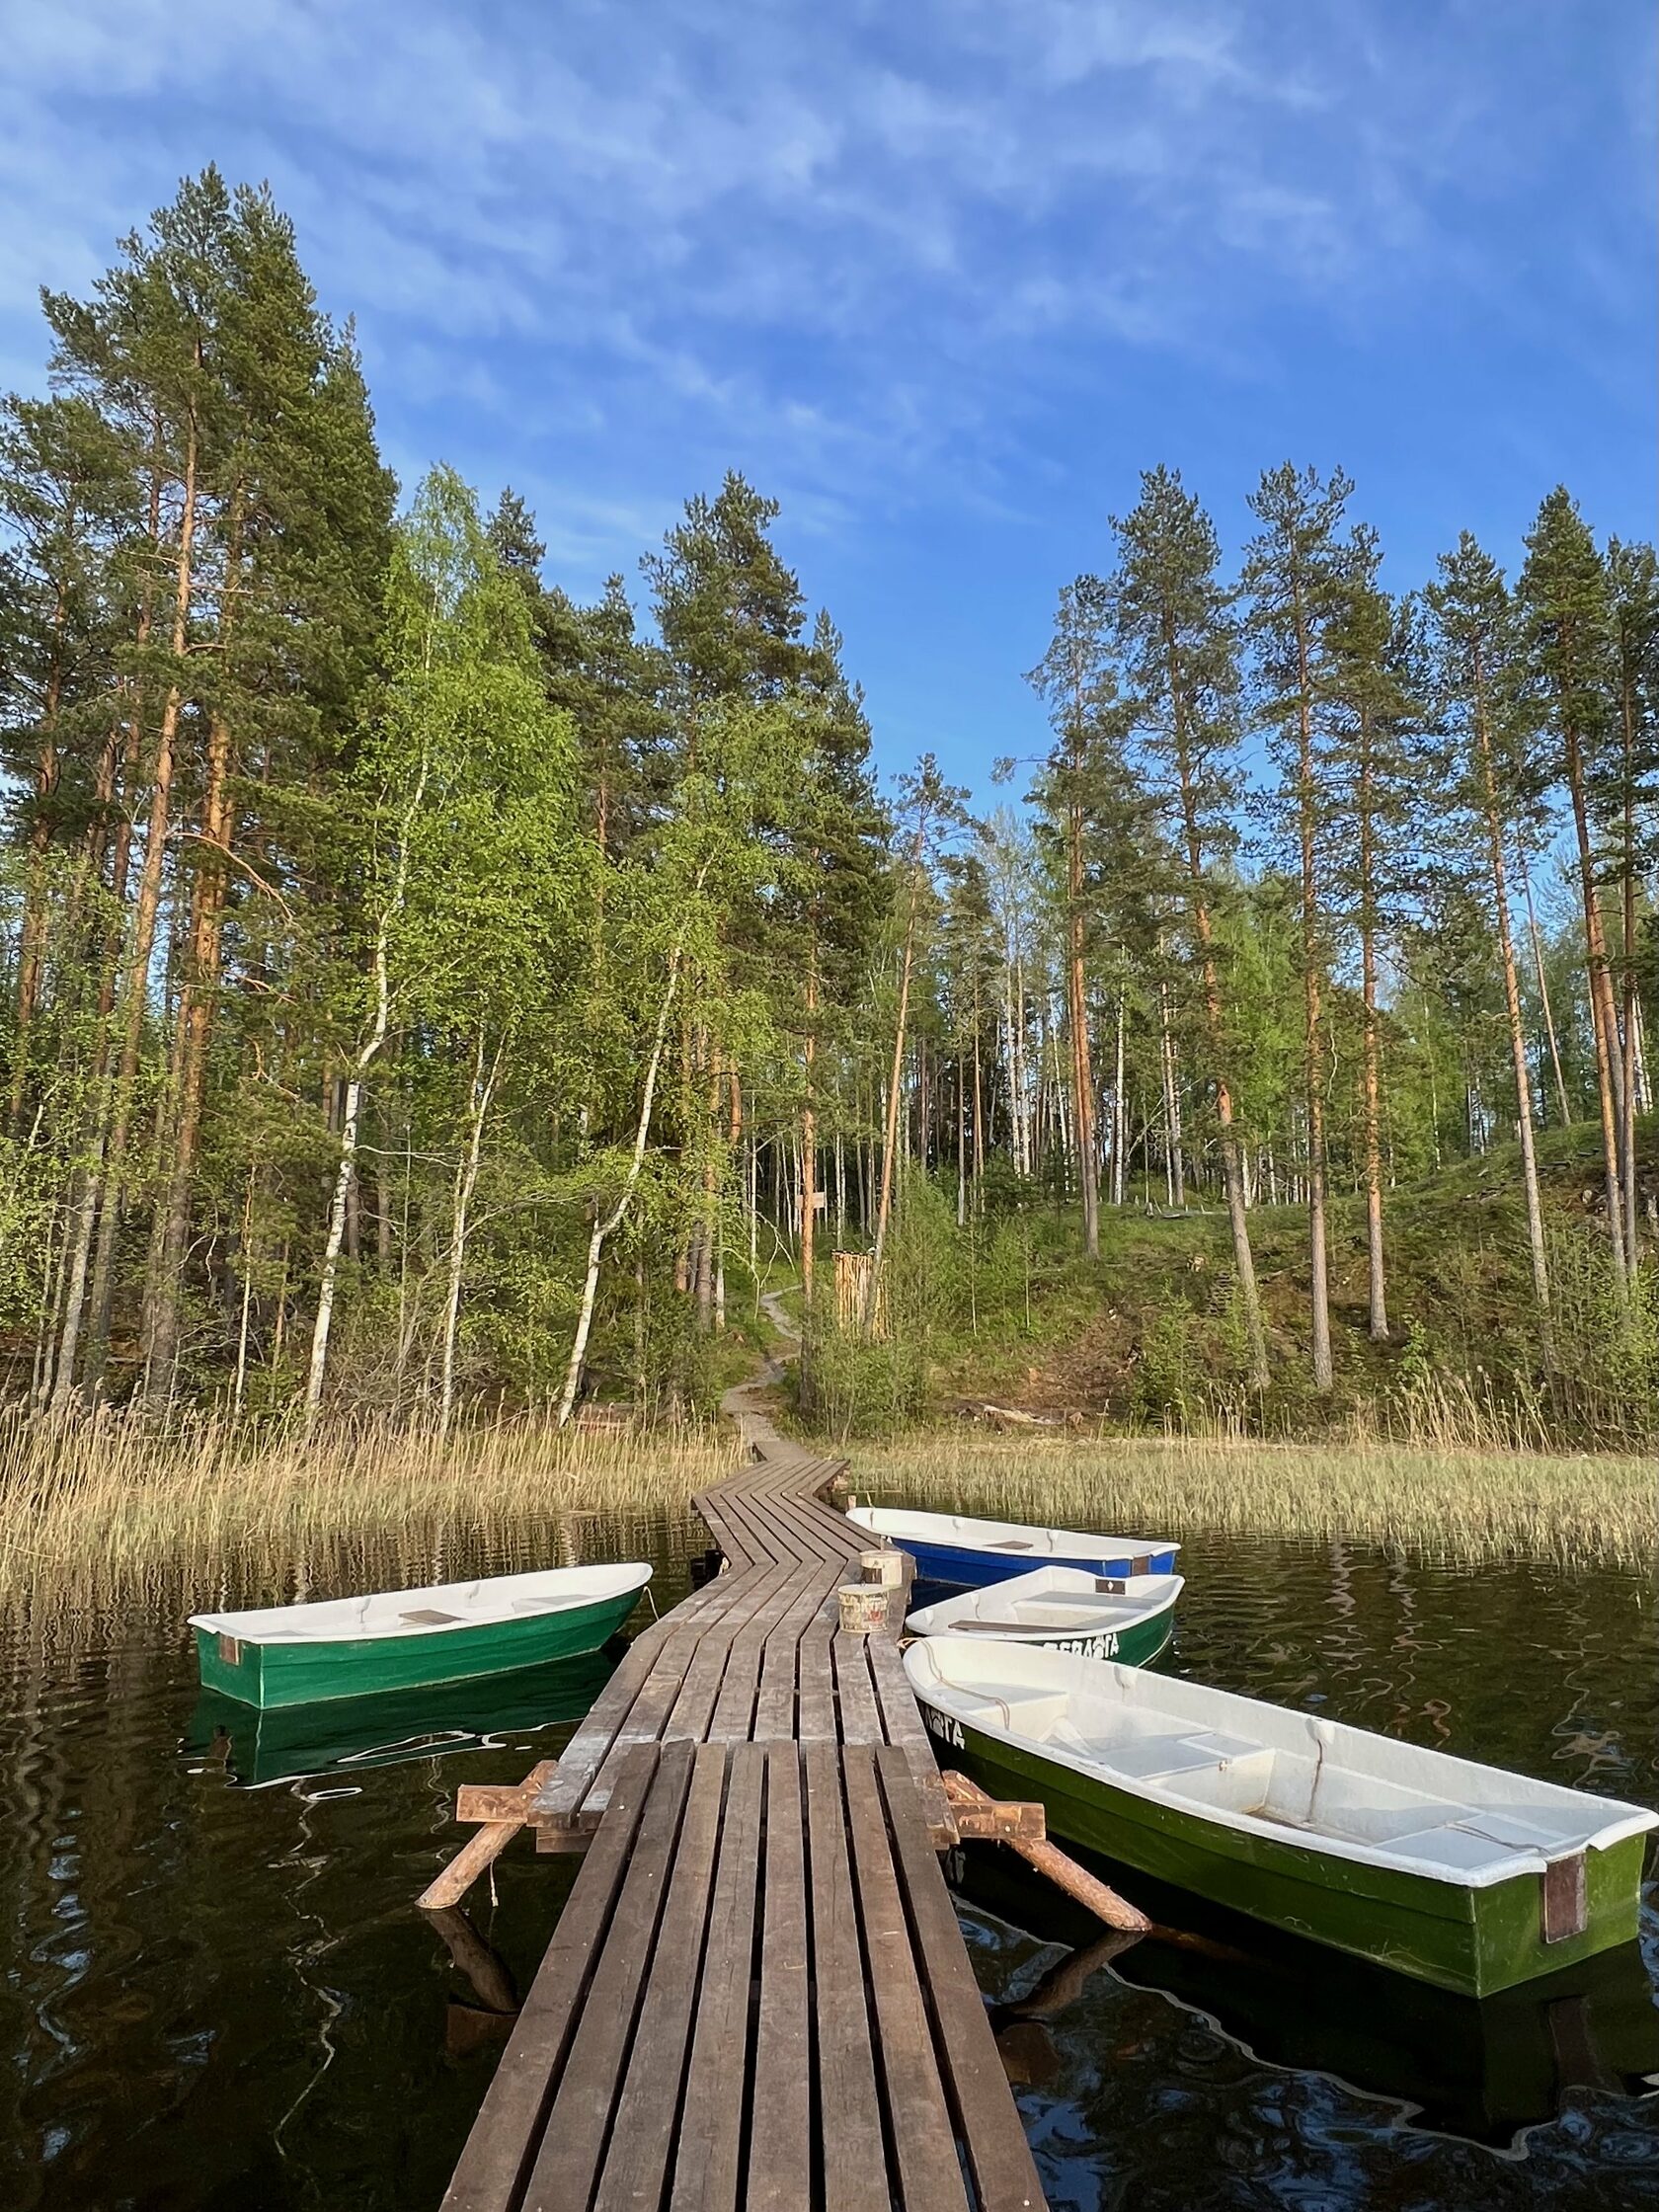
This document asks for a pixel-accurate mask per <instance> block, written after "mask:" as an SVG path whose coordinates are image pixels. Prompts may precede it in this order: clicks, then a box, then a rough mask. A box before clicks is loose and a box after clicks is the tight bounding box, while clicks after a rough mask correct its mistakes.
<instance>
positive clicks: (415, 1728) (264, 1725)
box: [180, 1641, 627, 1789]
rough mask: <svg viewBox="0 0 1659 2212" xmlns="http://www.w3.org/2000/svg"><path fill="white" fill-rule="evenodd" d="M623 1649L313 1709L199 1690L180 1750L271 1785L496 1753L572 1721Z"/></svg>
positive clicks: (251, 1782) (248, 1783) (246, 1780)
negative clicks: (505, 1743) (518, 1737)
mask: <svg viewBox="0 0 1659 2212" xmlns="http://www.w3.org/2000/svg"><path fill="white" fill-rule="evenodd" d="M626 1648H627V1647H626V1645H625V1644H623V1643H621V1642H620V1641H617V1642H613V1643H611V1644H608V1645H606V1646H605V1647H604V1648H603V1649H602V1650H600V1651H594V1652H589V1653H586V1654H585V1655H584V1656H582V1657H581V1658H577V1659H558V1660H553V1661H551V1662H550V1663H549V1664H547V1665H546V1666H542V1667H524V1668H520V1669H519V1670H518V1672H517V1673H515V1674H510V1675H497V1676H493V1677H489V1678H487V1679H485V1680H483V1681H477V1680H474V1681H470V1682H449V1683H439V1684H428V1685H425V1686H422V1687H419V1688H416V1689H413V1690H386V1691H381V1692H380V1693H379V1694H378V1695H377V1696H376V1697H372V1698H333V1699H329V1700H328V1701H327V1702H326V1703H324V1704H318V1705H274V1706H267V1707H258V1706H254V1705H246V1704H242V1703H240V1702H239V1701H238V1700H237V1699H234V1698H226V1697H224V1696H223V1695H222V1694H221V1693H220V1692H218V1691H216V1690H203V1691H202V1692H201V1694H200V1696H199V1697H198V1698H197V1701H196V1709H195V1710H194V1712H193V1713H192V1714H191V1717H190V1722H189V1725H188V1727H187V1728H186V1731H185V1736H184V1741H183V1743H182V1744H181V1745H180V1752H181V1755H182V1756H183V1757H184V1758H186V1759H187V1760H200V1761H203V1762H206V1763H209V1764H213V1765H217V1766H219V1767H221V1768H222V1769H223V1771H224V1776H225V1778H226V1780H227V1781H229V1782H231V1783H232V1784H234V1785H236V1786H238V1787H241V1788H250V1789H264V1788H268V1787H270V1785H271V1784H272V1783H274V1782H279V1781H289V1780H295V1779H299V1778H304V1777H306V1776H317V1775H327V1774H334V1773H341V1774H349V1775H356V1774H360V1773H362V1772H363V1771H364V1770H365V1769H368V1768H372V1767H396V1766H402V1765H404V1764H405V1763H407V1762H408V1761H409V1760H412V1759H436V1758H443V1757H446V1756H447V1755H449V1754H451V1753H453V1752H458V1751H485V1750H498V1749H499V1748H500V1741H499V1739H500V1738H501V1737H503V1736H505V1735H512V1734H513V1733H514V1732H515V1731H516V1732H518V1733H523V1732H525V1731H529V1730H535V1729H541V1728H554V1727H559V1726H562V1725H564V1724H565V1723H574V1722H576V1721H578V1720H580V1719H581V1718H582V1716H583V1714H584V1713H585V1712H586V1711H587V1710H588V1708H589V1706H590V1705H591V1704H592V1703H593V1699H595V1698H596V1697H597V1696H598V1694H599V1692H600V1691H601V1690H602V1689H603V1688H604V1685H605V1683H606V1681H607V1680H608V1679H609V1676H610V1672H611V1669H612V1668H613V1667H614V1666H615V1664H616V1661H617V1658H618V1657H619V1655H620V1654H621V1652H622V1651H624V1650H625V1649H626Z"/></svg>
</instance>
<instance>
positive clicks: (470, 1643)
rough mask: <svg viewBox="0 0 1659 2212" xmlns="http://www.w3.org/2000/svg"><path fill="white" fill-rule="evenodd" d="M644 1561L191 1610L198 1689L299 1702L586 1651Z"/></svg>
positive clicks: (612, 1626)
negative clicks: (305, 1601)
mask: <svg viewBox="0 0 1659 2212" xmlns="http://www.w3.org/2000/svg"><path fill="white" fill-rule="evenodd" d="M650 1580H651V1569H650V1568H649V1567H648V1566H641V1565H637V1564H635V1565H629V1566H616V1567H555V1568H552V1569H550V1570H549V1571H547V1572H546V1573H543V1574H506V1575H497V1576H495V1577H494V1578H493V1579H491V1580H487V1581H482V1582H440V1583H434V1584H432V1585H431V1586H430V1587H429V1588H427V1589H424V1590H386V1591H380V1592H377V1593H375V1594H374V1595H372V1596H369V1597H366V1598H330V1599H326V1600H324V1601H323V1602H322V1603H320V1604H317V1605H304V1606H266V1607H264V1608H262V1609H260V1610H259V1611H257V1612H252V1613H198V1614H194V1615H193V1616H192V1618H191V1626H192V1627H193V1628H194V1629H195V1630H196V1649H197V1665H198V1667H199V1670H200V1675H201V1683H202V1687H203V1689H206V1690H218V1691H222V1692H223V1693H224V1695H225V1696H226V1697H228V1698H235V1699H239V1700H240V1702H241V1703H243V1704H246V1705H260V1706H271V1705H304V1704H311V1703H314V1702H317V1701H318V1700H320V1699H333V1698H361V1697H367V1696H371V1695H373V1694H375V1693H378V1692H380V1691H383V1690H409V1689H413V1688H415V1687H416V1686H418V1685H423V1684H430V1683H448V1682H466V1681H471V1680H474V1679H475V1678H477V1677H479V1676H482V1675H499V1674H507V1673H509V1672H510V1671H512V1670H513V1669H514V1668H518V1667H537V1666H541V1665H543V1664H544V1663H545V1662H546V1661H548V1660H550V1659H571V1658H575V1657H577V1656H578V1655H580V1654H581V1653H583V1652H588V1651H596V1650H597V1649H598V1647H599V1645H600V1644H602V1643H604V1642H605V1641H606V1640H607V1639H608V1638H609V1637H610V1636H612V1635H614V1634H615V1633H616V1631H617V1629H618V1628H620V1627H621V1625H622V1623H623V1621H624V1620H627V1618H628V1616H629V1614H630V1613H632V1612H633V1610H634V1607H635V1605H636V1603H637V1602H638V1599H639V1594H640V1592H641V1591H642V1590H643V1589H644V1588H645V1586H646V1584H647V1583H648V1582H649V1581H650Z"/></svg>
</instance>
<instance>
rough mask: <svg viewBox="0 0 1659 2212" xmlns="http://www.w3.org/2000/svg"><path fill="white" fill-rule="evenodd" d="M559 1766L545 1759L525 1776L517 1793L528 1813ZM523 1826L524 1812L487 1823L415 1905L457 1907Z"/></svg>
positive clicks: (427, 1908)
mask: <svg viewBox="0 0 1659 2212" xmlns="http://www.w3.org/2000/svg"><path fill="white" fill-rule="evenodd" d="M557 1766H558V1761H557V1760H556V1759H544V1760H542V1761H541V1762H540V1764H539V1765H538V1766H535V1767H532V1768H531V1769H530V1771H529V1773H528V1774H527V1775H526V1776H525V1778H524V1780H523V1782H522V1784H521V1785H520V1788H519V1791H518V1794H519V1796H520V1797H521V1798H522V1799H523V1804H524V1811H525V1812H527V1811H528V1810H529V1808H530V1806H531V1805H532V1804H533V1803H534V1802H535V1796H536V1792H537V1790H539V1789H540V1787H541V1785H542V1783H543V1782H544V1781H546V1780H547V1778H549V1776H551V1775H552V1773H553V1771H554V1769H555V1768H556V1767H557ZM458 1817H460V1818H463V1819H464V1818H465V1815H464V1814H459V1815H458ZM523 1825H524V1814H523V1813H520V1814H519V1815H518V1817H517V1818H516V1819H515V1820H490V1821H486V1822H485V1824H484V1825H483V1827H482V1828H480V1829H479V1831H478V1833H477V1835H476V1836H469V1837H468V1838H467V1841H466V1842H465V1843H464V1844H463V1845H462V1846H461V1848H460V1850H459V1851H458V1852H457V1853H456V1854H455V1856H454V1857H453V1858H452V1859H450V1861H449V1863H448V1865H447V1866H445V1867H444V1869H443V1871H442V1873H441V1874H439V1875H438V1876H437V1877H436V1878H435V1880H434V1881H432V1882H429V1883H428V1885H427V1887H426V1888H425V1889H424V1890H422V1892H421V1894H420V1896H419V1897H417V1898H416V1900H415V1902H416V1904H417V1905H419V1907H420V1908H421V1910H422V1912H424V1913H440V1912H442V1911H443V1910H444V1909H445V1908H446V1907H447V1906H450V1905H458V1904H459V1903H460V1901H461V1899H462V1898H463V1897H464V1896H465V1895H466V1893H467V1891H468V1890H469V1889H470V1888H471V1887H472V1885H473V1883H474V1882H475V1881H476V1880H477V1879H478V1877H479V1875H480V1874H481V1873H483V1871H484V1869H485V1867H486V1866H491V1865H494V1863H495V1861H496V1860H497V1859H498V1858H499V1857H501V1855H502V1853H503V1852H504V1851H506V1849H507V1847H508V1845H509V1844H510V1843H512V1841H513V1839H514V1836H516V1835H517V1833H518V1831H519V1829H520V1828H522V1827H523Z"/></svg>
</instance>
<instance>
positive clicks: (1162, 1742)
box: [1098, 1736, 1250, 1781]
mask: <svg viewBox="0 0 1659 2212" xmlns="http://www.w3.org/2000/svg"><path fill="white" fill-rule="evenodd" d="M1245 1748H1246V1749H1249V1748H1250V1747H1249V1746H1246V1747H1245ZM1098 1756H1099V1758H1100V1760H1101V1762H1102V1764H1103V1765H1105V1766H1107V1767H1110V1768H1112V1769H1113V1770H1114V1771H1115V1772H1116V1773H1118V1774H1120V1775H1128V1776H1129V1777H1130V1778H1132V1779H1133V1780H1135V1781H1158V1780H1161V1779H1162V1778H1163V1777H1164V1776H1165V1775H1190V1774H1196V1773H1197V1771H1198V1769H1199V1768H1201V1767H1219V1766H1220V1765H1221V1758H1222V1755H1221V1754H1220V1753H1219V1752H1215V1751H1208V1750H1206V1749H1205V1748H1204V1747H1203V1745H1202V1744H1198V1743H1195V1742H1194V1741H1193V1740H1192V1738H1191V1737H1189V1736H1143V1737H1142V1738H1141V1739H1140V1741H1139V1742H1136V1743H1127V1744H1112V1745H1111V1746H1109V1747H1108V1748H1107V1749H1106V1750H1104V1751H1102V1752H1100V1753H1099V1754H1098Z"/></svg>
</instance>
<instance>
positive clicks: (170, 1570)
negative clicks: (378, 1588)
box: [0, 1416, 733, 1610]
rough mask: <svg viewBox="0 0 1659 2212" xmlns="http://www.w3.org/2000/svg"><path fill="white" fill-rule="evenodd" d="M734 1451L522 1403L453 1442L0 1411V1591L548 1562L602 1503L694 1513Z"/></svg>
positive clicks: (102, 1592) (653, 1513)
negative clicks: (560, 1423) (396, 1562)
mask: <svg viewBox="0 0 1659 2212" xmlns="http://www.w3.org/2000/svg"><path fill="white" fill-rule="evenodd" d="M732 1451H733V1447H732V1441H731V1438H730V1434H729V1432H728V1433H726V1434H722V1432H721V1431H720V1430H719V1429H718V1427H717V1426H716V1425H714V1424H713V1423H706V1424H687V1425H684V1426H680V1427H675V1428H670V1429H657V1428H654V1429H649V1430H646V1429H639V1430H634V1429H625V1430H618V1431H608V1432H590V1431H584V1430H580V1429H571V1430H565V1431H559V1430H555V1429H550V1428H548V1427H546V1426H545V1425H543V1424H538V1423H534V1422H528V1421H526V1422H522V1423H517V1422H512V1423H507V1424H504V1425H501V1426H499V1427H495V1428H490V1429H482V1430H468V1431H465V1432H462V1433H459V1434H455V1435H452V1436H450V1437H449V1438H448V1439H447V1440H442V1439H439V1438H438V1437H436V1436H435V1435H427V1434H419V1433H410V1432H408V1431H406V1430H394V1429H390V1428H386V1427H382V1426H370V1427H353V1428H347V1429H340V1430H335V1431H332V1432H325V1433H323V1434H322V1435H320V1436H318V1437H316V1438H314V1439H313V1440H312V1441H311V1442H309V1443H307V1442H306V1441H305V1440H304V1439H303V1438H301V1437H300V1436H299V1434H298V1433H297V1432H287V1433H276V1434H268V1435H266V1436H265V1437H264V1438H259V1439H250V1437H249V1436H248V1435H247V1433H246V1432H239V1431H237V1430H235V1429H233V1428H231V1427H230V1426H228V1425H226V1424H223V1423H219V1422H216V1421H213V1420H204V1421H202V1422H200V1423H197V1424H193V1425H191V1426H189V1427H185V1428H175V1429H171V1430H156V1429H145V1428H143V1427H140V1426H138V1425H136V1424H134V1423H129V1422H125V1421H122V1420H120V1419H118V1418H115V1417H106V1418H103V1419H99V1418H92V1419H82V1420H77V1421H71V1422H67V1423H50V1424H47V1423H41V1422H40V1421H30V1420H28V1419H25V1418H23V1417H21V1416H14V1417H11V1418H0V1603H6V1602H11V1603H14V1604H15V1603H17V1602H19V1601H23V1602H25V1603H26V1604H29V1605H30V1607H31V1610H35V1609H37V1608H39V1607H40V1605H41V1604H42V1603H44V1604H46V1605H48V1606H49V1605H52V1604H58V1603H70V1604H76V1605H86V1606H96V1605H99V1604H101V1603H107V1602H109V1601H111V1600H112V1599H118V1598H119V1597H120V1596H121V1595H122V1594H124V1593H130V1592H131V1591H132V1590H133V1589H134V1588H135V1586H138V1585H141V1584H143V1583H146V1582H154V1581H155V1580H156V1579H158V1578H163V1579H165V1580H166V1581H167V1582H168V1584H169V1585H170V1586H173V1585H177V1584H178V1583H179V1582H180V1581H181V1580H182V1581H183V1582H184V1584H185V1585H187V1586H188V1587H189V1588H190V1589H191V1590H192V1591H193V1592H195V1593H197V1596H198V1599H199V1602H200V1603H202V1604H218V1603H222V1602H225V1601H226V1598H227V1596H232V1597H234V1598H235V1599H236V1600H237V1601H238V1602H243V1603H257V1602H259V1598H260V1594H262V1593H268V1594H272V1595H275V1596H278V1597H281V1596H289V1595H296V1594H305V1593H306V1592H310V1593H312V1594H315V1595H323V1594H325V1593H327V1594H332V1592H331V1589H330V1586H331V1584H332V1585H335V1586H338V1585H339V1583H340V1581H341V1579H342V1577H343V1575H346V1574H347V1573H348V1570H349V1568H350V1566H351V1563H352V1562H353V1561H354V1560H359V1559H366V1558H370V1557H373V1558H375V1559H377V1560H380V1559H385V1558H387V1557H391V1558H396V1559H402V1560H408V1561H412V1562H418V1563H422V1564H425V1565H426V1566H428V1567H430V1568H431V1569H433V1572H432V1574H431V1576H430V1579H441V1574H442V1569H443V1564H444V1561H445V1560H446V1559H448V1558H450V1557H455V1558H461V1559H465V1558H469V1557H476V1556H477V1555H478V1554H479V1552H480V1551H481V1550H483V1549H488V1550H490V1551H491V1552H493V1553H495V1554H497V1555H501V1554H504V1553H507V1554H514V1555H517V1556H521V1557H522V1558H523V1561H524V1563H525V1564H531V1563H540V1564H553V1563H555V1562H556V1559H557V1558H558V1557H560V1556H563V1557H571V1556H580V1555H581V1551H582V1543H581V1525H582V1524H583V1523H585V1522H586V1521H588V1520H590V1519H594V1518H596V1519H600V1520H603V1521H606V1522H611V1523H624V1524H633V1525H639V1524H644V1523H658V1524H660V1523H661V1522H662V1521H663V1520H664V1518H665V1517H672V1519H673V1520H674V1521H676V1522H682V1521H683V1517H684V1514H685V1511H686V1508H687V1506H688V1503H689V1500H690V1498H691V1495H692V1493H693V1492H694V1491H695V1490H698V1489H700V1488H702V1487H703V1486H704V1485H706V1484H707V1483H709V1482H710V1481H713V1480H716V1479H718V1478H719V1476H720V1475H722V1474H723V1473H725V1472H727V1471H728V1470H729V1469H730V1466H731V1462H732ZM456 1571H457V1572H471V1571H476V1570H475V1569H473V1568H471V1567H467V1566H463V1567H460V1568H457V1570H456ZM428 1578H429V1577H428V1576H427V1575H416V1576H415V1577H414V1578H413V1579H417V1580H424V1579H428ZM348 1586H350V1584H349V1579H348Z"/></svg>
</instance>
